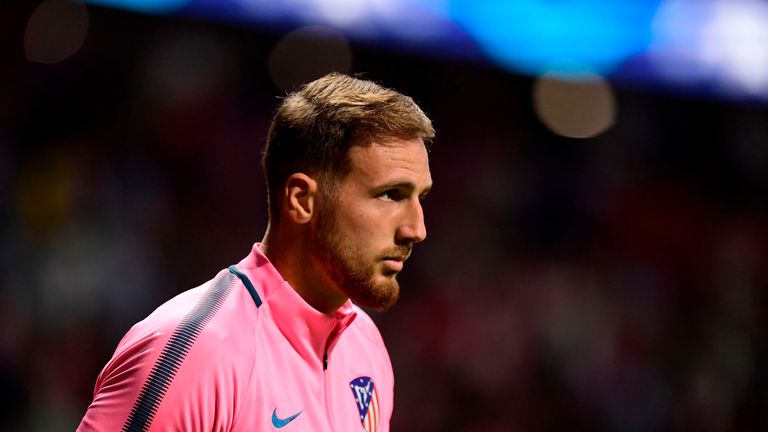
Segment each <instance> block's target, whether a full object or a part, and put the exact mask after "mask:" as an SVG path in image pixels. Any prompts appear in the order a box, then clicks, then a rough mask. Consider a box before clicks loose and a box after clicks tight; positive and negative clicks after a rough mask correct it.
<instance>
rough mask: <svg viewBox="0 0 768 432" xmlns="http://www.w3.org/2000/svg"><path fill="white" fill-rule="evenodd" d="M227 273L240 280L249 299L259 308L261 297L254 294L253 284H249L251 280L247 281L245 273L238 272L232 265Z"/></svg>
mask: <svg viewBox="0 0 768 432" xmlns="http://www.w3.org/2000/svg"><path fill="white" fill-rule="evenodd" d="M229 272H230V273H232V274H234V275H235V276H237V277H239V278H240V280H241V281H242V282H243V285H245V288H246V289H247V290H248V292H249V293H250V294H251V298H253V302H254V303H256V307H260V306H261V297H259V293H257V292H256V288H254V287H253V284H252V283H251V280H250V279H248V276H247V275H246V274H245V273H243V272H241V271H240V270H238V269H237V267H236V266H235V265H234V264H233V265H231V266H229Z"/></svg>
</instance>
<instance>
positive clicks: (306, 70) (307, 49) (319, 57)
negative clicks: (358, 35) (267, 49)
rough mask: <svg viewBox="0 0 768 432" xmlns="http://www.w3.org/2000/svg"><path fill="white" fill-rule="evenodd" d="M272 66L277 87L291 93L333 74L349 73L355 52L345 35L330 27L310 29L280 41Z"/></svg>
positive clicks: (272, 74)
mask: <svg viewBox="0 0 768 432" xmlns="http://www.w3.org/2000/svg"><path fill="white" fill-rule="evenodd" d="M268 63H269V71H270V74H271V76H272V80H273V81H274V82H275V84H277V86H278V87H280V88H281V89H283V90H285V91H291V90H295V89H296V88H297V87H298V86H300V85H301V84H304V83H307V82H310V81H312V80H315V79H317V78H320V77H321V76H323V75H325V74H327V73H330V72H341V73H349V70H350V67H351V65H352V51H351V49H350V47H349V42H348V41H347V38H346V36H344V35H343V34H342V33H340V32H338V31H336V30H334V29H331V28H328V27H321V26H308V27H302V28H300V29H298V30H295V31H293V32H291V33H289V34H288V35H287V36H285V37H284V38H283V39H282V40H280V42H278V43H277V45H275V48H274V49H273V50H272V53H271V54H270V55H269V60H268Z"/></svg>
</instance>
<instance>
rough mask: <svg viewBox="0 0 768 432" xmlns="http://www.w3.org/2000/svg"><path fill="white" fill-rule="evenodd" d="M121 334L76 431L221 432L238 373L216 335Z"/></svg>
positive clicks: (229, 416) (229, 418)
mask: <svg viewBox="0 0 768 432" xmlns="http://www.w3.org/2000/svg"><path fill="white" fill-rule="evenodd" d="M183 333H184V331H183V329H182V331H178V329H177V331H173V332H171V334H170V335H167V333H166V332H163V331H153V332H151V333H149V334H146V335H144V336H142V337H140V338H135V339H133V340H129V341H128V342H126V341H125V339H130V338H129V336H126V338H124V341H123V342H121V343H120V345H119V346H118V348H117V350H116V351H115V355H114V356H113V357H112V359H111V360H110V361H109V363H107V365H106V366H105V367H104V369H103V370H102V372H101V373H100V374H99V377H98V379H97V381H96V385H95V389H94V397H93V402H92V403H91V404H90V406H89V407H88V410H87V411H86V413H85V416H84V417H83V419H82V422H81V423H80V425H79V427H78V429H77V430H78V431H82V432H88V431H150V430H151V431H181V430H183V431H226V430H230V429H231V427H232V424H233V421H234V418H235V407H234V401H235V399H236V397H235V395H234V393H235V389H236V388H237V386H236V384H235V381H236V380H237V376H236V375H237V374H236V372H235V371H234V368H233V365H232V362H231V361H229V360H228V359H227V357H228V356H227V355H226V353H225V352H224V351H226V348H222V347H221V345H220V341H219V340H217V338H216V335H209V334H203V335H201V337H200V338H197V340H194V341H192V343H190V344H189V345H188V346H187V345H185V336H184V334H183Z"/></svg>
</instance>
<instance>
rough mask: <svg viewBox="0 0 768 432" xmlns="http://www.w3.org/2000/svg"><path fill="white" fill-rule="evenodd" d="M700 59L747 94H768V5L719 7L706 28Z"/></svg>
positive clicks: (740, 1) (733, 0) (732, 2)
mask: <svg viewBox="0 0 768 432" xmlns="http://www.w3.org/2000/svg"><path fill="white" fill-rule="evenodd" d="M701 47H702V50H701V55H702V59H703V61H704V63H705V64H708V65H712V66H714V67H716V68H717V69H718V70H719V71H720V72H721V73H722V74H723V75H724V77H725V78H726V79H727V80H728V81H730V82H732V83H733V84H735V85H736V86H738V87H741V88H742V89H743V90H745V91H746V92H748V93H751V94H760V93H765V92H768V5H766V4H765V3H763V2H758V1H747V0H728V1H720V2H718V3H717V7H716V9H715V15H714V17H713V18H712V20H711V21H710V22H709V24H708V25H707V26H706V27H704V29H703V35H702V44H701Z"/></svg>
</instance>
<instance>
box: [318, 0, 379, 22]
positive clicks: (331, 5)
mask: <svg viewBox="0 0 768 432" xmlns="http://www.w3.org/2000/svg"><path fill="white" fill-rule="evenodd" d="M376 1H381V0H318V1H316V2H314V3H315V4H316V5H317V11H318V13H319V14H320V15H321V16H322V17H323V18H324V19H325V20H326V22H328V23H329V24H331V25H336V26H339V27H346V26H349V25H351V24H355V23H356V22H358V21H361V20H362V19H363V18H365V16H366V15H367V14H368V15H369V14H370V11H371V6H373V4H374V3H375V2H376ZM384 1H386V0H384Z"/></svg>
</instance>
